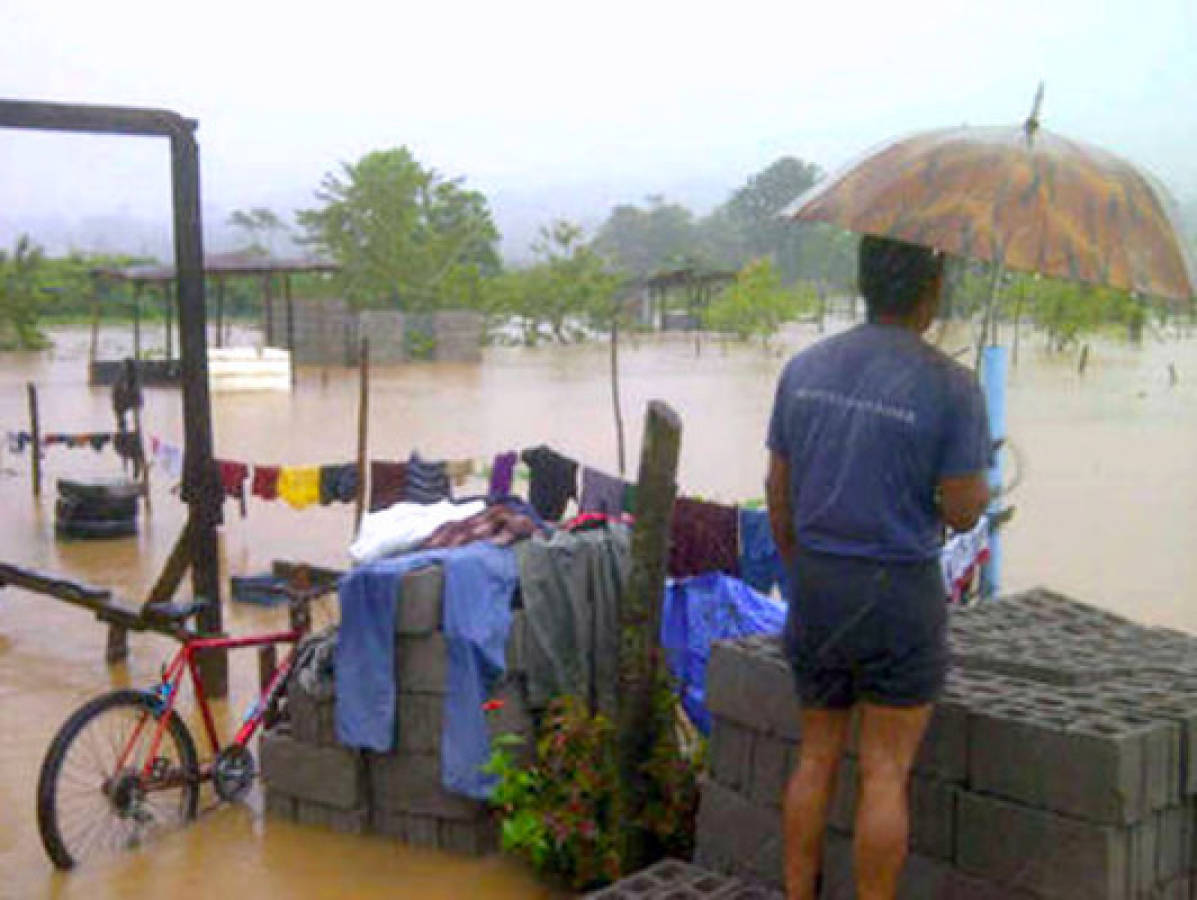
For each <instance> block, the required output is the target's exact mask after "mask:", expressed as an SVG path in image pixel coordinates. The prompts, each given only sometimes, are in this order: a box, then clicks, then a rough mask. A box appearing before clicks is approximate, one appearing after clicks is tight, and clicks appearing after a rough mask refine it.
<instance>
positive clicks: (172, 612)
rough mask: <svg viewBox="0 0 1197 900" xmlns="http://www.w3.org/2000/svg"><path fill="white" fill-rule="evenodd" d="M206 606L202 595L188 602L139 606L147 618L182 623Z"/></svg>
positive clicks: (206, 602) (206, 603)
mask: <svg viewBox="0 0 1197 900" xmlns="http://www.w3.org/2000/svg"><path fill="white" fill-rule="evenodd" d="M207 606H208V601H207V600H205V599H204V598H203V597H196V598H195V599H194V600H192V601H191V602H190V603H170V602H166V603H162V602H159V603H147V604H146V605H145V606H143V607H142V608H141V611H142V614H143V615H145V616H146V617H147V618H151V619H159V620H164V621H167V622H175V623H182V622H184V621H186V620H187V619H189V618H191V617H192V616H194V615H195V614H196V613H199V612H202V611H203V610H204V609H205V608H206V607H207Z"/></svg>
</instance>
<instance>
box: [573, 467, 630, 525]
mask: <svg viewBox="0 0 1197 900" xmlns="http://www.w3.org/2000/svg"><path fill="white" fill-rule="evenodd" d="M627 487H628V484H627V482H626V481H624V480H623V479H622V478H616V477H615V476H614V475H608V474H607V473H606V472H600V471H599V470H598V469H592V468H590V466H583V467H582V499H581V501H580V502H579V504H578V506H579V508H580V509H581V510H582V512H584V513H587V512H595V513H605V514H606V515H609V516H613V515H616V514H618V513H620V512H623V495H624V492H625V491H626V490H627Z"/></svg>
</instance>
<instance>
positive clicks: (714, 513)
mask: <svg viewBox="0 0 1197 900" xmlns="http://www.w3.org/2000/svg"><path fill="white" fill-rule="evenodd" d="M738 524H739V515H738V510H737V509H736V507H734V506H725V505H723V504H722V503H709V502H707V501H705V500H695V499H693V498H691V497H678V498H677V500H676V501H675V503H674V506H673V523H672V525H671V526H670V532H669V568H668V571H669V574H670V575H672V576H673V577H674V578H682V577H684V576H686V575H701V574H703V573H704V572H725V573H727V574H728V575H738V574H739V573H740V560H739V556H740V554H739V546H738V544H739V542H738V541H737V535H736V529H737V526H738Z"/></svg>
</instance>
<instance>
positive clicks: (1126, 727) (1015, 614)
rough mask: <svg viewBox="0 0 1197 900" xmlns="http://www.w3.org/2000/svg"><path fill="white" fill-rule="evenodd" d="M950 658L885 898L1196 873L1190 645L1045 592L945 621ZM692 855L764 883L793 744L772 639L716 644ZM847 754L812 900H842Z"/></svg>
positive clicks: (789, 704)
mask: <svg viewBox="0 0 1197 900" xmlns="http://www.w3.org/2000/svg"><path fill="white" fill-rule="evenodd" d="M951 642H952V648H953V656H954V659H955V665H954V668H953V670H952V673H951V676H950V678H949V682H948V687H947V691H946V693H945V696H944V698H943V700H942V702H941V703H940V704H939V705H938V707H937V708H936V711H935V715H934V718H933V720H932V723H931V726H930V728H929V731H928V734H927V737H926V739H925V741H924V743H923V746H922V748H921V750H920V753H919V756H918V759H917V761H916V764H915V768H914V774H913V777H912V780H911V790H910V797H911V830H910V846H911V856H910V859H909V862H908V864H907V867H906V871H905V873H904V879H903V886H902V889H901V892H900V895H899V896H900V897H902V898H907V900H923V898H928V897H935V898H941V897H942V898H954V897H969V898H995V900H996V898H999V897H1011V896H1017V897H1028V898H1035V897H1042V898H1062V900H1063V898H1067V900H1071V898H1076V900H1081V898H1084V900H1103V898H1111V900H1113V898H1132V897H1134V898H1138V897H1148V896H1150V897H1176V898H1188V897H1189V891H1190V889H1191V886H1192V885H1193V884H1194V883H1195V879H1194V875H1195V867H1197V639H1194V638H1191V637H1189V636H1187V635H1183V634H1179V633H1177V632H1172V631H1167V630H1164V629H1152V628H1144V627H1141V626H1137V625H1134V624H1132V623H1130V622H1127V621H1126V620H1123V619H1120V618H1119V617H1117V616H1113V615H1111V614H1109V613H1105V612H1102V611H1100V610H1097V609H1093V608H1090V607H1086V606H1084V605H1082V604H1079V603H1076V602H1073V601H1069V600H1067V599H1065V598H1062V597H1059V596H1058V595H1054V594H1051V593H1049V592H1046V591H1032V592H1029V593H1027V594H1024V595H1020V596H1017V597H1010V598H1004V599H1001V600H998V601H995V602H992V603H988V604H982V605H978V606H976V607H972V608H970V609H968V610H964V611H961V612H959V613H957V614H955V615H953V617H952V625H951ZM707 683H708V704H709V706H710V709H711V712H712V715H713V720H714V727H713V732H712V738H711V753H710V772H709V776H708V778H707V780H706V782H705V784H704V787H703V792H702V804H701V809H700V813H699V821H698V835H697V851H696V854H695V862H696V863H697V864H699V865H701V866H705V867H707V868H709V869H712V870H714V871H716V872H721V873H726V874H731V875H740V876H745V877H749V878H753V879H758V880H761V881H763V882H765V883H768V884H774V885H780V884H781V880H782V868H781V865H782V838H781V813H780V801H781V795H782V789H783V786H784V784H785V780H786V778H787V776H788V774H789V773H790V771H791V770H792V768H793V765H794V762H795V759H796V756H797V751H798V747H799V745H800V742H801V734H800V728H799V709H798V704H797V702H796V701H795V700H794V688H793V683H792V680H791V676H790V673H789V670H788V668H787V665H786V663H785V661H784V659H783V658H782V652H781V648H780V646H779V643H778V641H777V639H775V638H768V639H765V638H748V639H744V640H740V641H734V642H729V643H724V644H720V645H718V646H717V647H716V648H715V650H714V652H713V653H712V656H711V662H710V669H709V671H708V680H707ZM855 782H856V762H855V758H854V754H853V752H852V751H851V750H850V751H849V753H848V754H847V757H846V759H845V761H844V764H843V766H842V768H841V771H840V777H839V784H838V788H837V794H836V797H835V799H834V801H833V803H832V808H831V811H830V814H829V820H830V821H829V833H828V839H827V842H826V852H825V860H824V874H825V878H826V882H825V884H826V888H825V891H824V897H827V898H850V897H853V896H854V893H853V889H852V847H851V840H852V838H851V834H852V825H853V810H854V802H855V788H856V784H855Z"/></svg>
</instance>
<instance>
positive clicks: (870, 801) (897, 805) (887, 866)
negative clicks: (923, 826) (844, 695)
mask: <svg viewBox="0 0 1197 900" xmlns="http://www.w3.org/2000/svg"><path fill="white" fill-rule="evenodd" d="M860 711H861V715H860V791H859V794H858V800H857V807H856V843H855V851H856V896H857V900H894V896H895V895H896V894H897V890H898V878H899V877H900V876H901V874H902V866H903V864H905V862H906V845H907V838H908V834H909V830H910V824H909V805H908V794H907V785H908V783H909V781H910V767H911V766H912V765H913V764H914V757H915V754H916V753H917V752H918V748H919V744H920V743H921V742H922V739H923V733H924V732H925V731H926V730H927V722H928V721H929V720H930V718H931V706H930V704H925V705H922V706H910V707H897V706H878V705H876V704H872V703H862V704H861V705H860Z"/></svg>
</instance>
